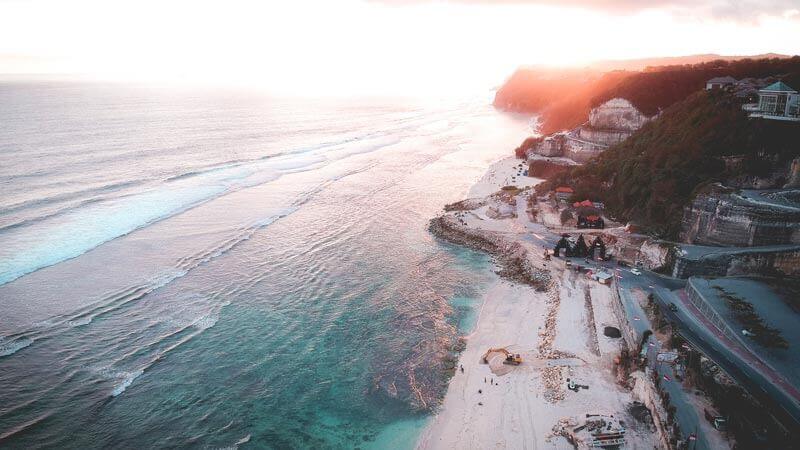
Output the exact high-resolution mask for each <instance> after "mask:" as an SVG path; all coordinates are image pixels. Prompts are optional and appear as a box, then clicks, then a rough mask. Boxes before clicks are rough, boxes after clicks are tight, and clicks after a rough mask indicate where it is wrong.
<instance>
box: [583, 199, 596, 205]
mask: <svg viewBox="0 0 800 450" xmlns="http://www.w3.org/2000/svg"><path fill="white" fill-rule="evenodd" d="M580 205H581V206H594V205H593V204H592V202H590V201H589V200H584V201H582V202H581V203H580Z"/></svg>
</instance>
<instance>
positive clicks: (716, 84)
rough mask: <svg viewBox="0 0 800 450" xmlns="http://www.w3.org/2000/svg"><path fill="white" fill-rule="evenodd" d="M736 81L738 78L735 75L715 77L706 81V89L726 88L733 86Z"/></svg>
mask: <svg viewBox="0 0 800 450" xmlns="http://www.w3.org/2000/svg"><path fill="white" fill-rule="evenodd" d="M735 83H736V79H735V78H733V77H715V78H712V79H710V80H708V81H706V90H707V91H710V90H712V89H725V88H729V87H732V86H733V85H734V84H735Z"/></svg>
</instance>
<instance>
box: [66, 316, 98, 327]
mask: <svg viewBox="0 0 800 450" xmlns="http://www.w3.org/2000/svg"><path fill="white" fill-rule="evenodd" d="M92 318H93V317H92V316H84V317H81V318H78V319H75V320H70V321H68V322H67V324H68V325H69V326H71V327H82V326H84V325H88V324H90V323H91V322H92Z"/></svg>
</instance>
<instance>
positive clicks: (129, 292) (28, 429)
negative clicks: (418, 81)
mask: <svg viewBox="0 0 800 450" xmlns="http://www.w3.org/2000/svg"><path fill="white" fill-rule="evenodd" d="M0 105H2V107H1V108H0V194H2V195H0V447H3V448H34V447H36V448H101V447H115V448H153V447H181V448H223V447H237V446H238V447H241V448H280V449H283V448H365V449H366V448H410V447H413V446H414V444H415V442H416V439H417V436H418V434H419V433H420V431H421V429H422V428H423V427H424V426H425V424H426V423H427V421H428V419H429V417H430V414H431V409H432V408H433V407H435V405H436V403H437V401H438V399H440V398H441V396H442V395H443V394H444V390H445V389H446V385H447V380H448V377H449V376H450V375H451V374H452V369H453V367H452V365H453V358H454V356H455V355H456V353H455V351H456V348H457V343H458V338H459V336H462V335H464V334H465V333H467V332H468V331H469V329H470V327H471V326H472V325H473V324H474V322H475V315H476V310H477V308H479V307H480V301H481V297H482V295H483V293H484V292H485V290H486V289H487V287H488V286H489V285H490V284H491V283H493V282H495V281H496V275H494V274H493V272H492V268H493V266H492V263H491V261H490V260H489V258H488V257H487V256H485V255H483V254H479V253H475V252H472V251H469V250H465V249H462V248H457V247H454V246H450V245H447V244H444V243H442V242H439V241H437V240H436V239H435V238H433V237H432V236H431V235H430V234H429V233H428V232H427V222H428V220H429V219H430V218H431V217H433V216H435V215H436V214H437V212H438V211H440V210H441V209H442V206H443V205H444V204H446V203H448V202H452V201H456V200H460V199H461V198H463V196H465V195H466V193H467V190H468V188H469V186H470V185H471V184H472V183H473V182H474V181H476V180H477V179H478V178H479V177H480V176H481V175H482V174H483V172H484V171H485V170H486V168H487V167H488V165H489V164H490V163H491V162H493V161H495V160H497V159H499V158H501V157H504V156H506V155H508V154H510V152H511V150H512V149H513V148H514V147H515V146H516V145H518V143H519V142H521V140H522V139H523V138H524V137H525V136H526V133H527V131H528V128H527V127H528V122H527V120H526V119H525V118H522V117H514V116H510V115H506V114H503V113H499V112H497V111H495V110H494V109H493V108H492V107H491V106H490V101H489V99H488V98H485V96H484V97H483V98H470V99H459V100H453V99H447V100H442V99H426V100H410V99H396V98H361V99H347V100H340V99H302V98H291V99H290V98H275V97H271V96H267V95H265V94H258V93H253V92H244V91H235V90H229V91H212V90H200V89H195V90H192V89H175V88H167V87H153V86H142V85H139V86H133V85H131V86H127V85H119V84H101V83H69V82H44V81H36V82H10V81H6V82H0Z"/></svg>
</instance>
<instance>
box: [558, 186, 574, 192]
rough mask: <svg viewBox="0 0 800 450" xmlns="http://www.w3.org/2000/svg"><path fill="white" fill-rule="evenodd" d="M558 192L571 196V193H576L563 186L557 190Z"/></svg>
mask: <svg viewBox="0 0 800 450" xmlns="http://www.w3.org/2000/svg"><path fill="white" fill-rule="evenodd" d="M556 192H565V193H569V194H571V193H573V192H574V191H573V190H572V188H571V187H566V186H561V187H557V188H556Z"/></svg>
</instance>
